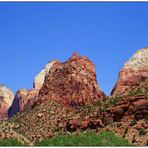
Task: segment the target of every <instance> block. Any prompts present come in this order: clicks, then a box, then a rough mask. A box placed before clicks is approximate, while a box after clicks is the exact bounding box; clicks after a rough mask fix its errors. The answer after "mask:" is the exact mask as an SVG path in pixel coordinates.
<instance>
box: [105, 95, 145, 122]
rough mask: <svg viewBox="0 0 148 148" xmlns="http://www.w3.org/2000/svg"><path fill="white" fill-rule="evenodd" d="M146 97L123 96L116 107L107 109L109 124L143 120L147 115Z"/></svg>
mask: <svg viewBox="0 0 148 148" xmlns="http://www.w3.org/2000/svg"><path fill="white" fill-rule="evenodd" d="M147 98H148V95H137V96H125V97H123V99H122V100H121V101H119V102H118V103H117V104H116V105H114V106H113V107H111V108H108V109H107V115H106V118H107V119H108V120H110V122H119V121H129V120H131V119H137V120H139V119H143V118H145V117H146V116H147V115H148V99H147Z"/></svg>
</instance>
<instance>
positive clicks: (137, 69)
mask: <svg viewBox="0 0 148 148" xmlns="http://www.w3.org/2000/svg"><path fill="white" fill-rule="evenodd" d="M147 78H148V48H142V49H140V50H138V51H137V52H136V53H135V54H134V55H133V56H132V57H131V58H130V59H129V61H127V62H126V63H125V64H124V66H123V68H122V70H121V71H120V73H119V78H118V81H117V83H116V85H115V87H114V88H113V90H112V92H111V96H115V95H123V94H125V93H126V92H128V90H129V89H131V88H132V87H133V86H138V85H139V84H140V83H141V82H142V81H145V80H146V79H147Z"/></svg>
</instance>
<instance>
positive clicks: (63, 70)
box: [38, 53, 103, 106]
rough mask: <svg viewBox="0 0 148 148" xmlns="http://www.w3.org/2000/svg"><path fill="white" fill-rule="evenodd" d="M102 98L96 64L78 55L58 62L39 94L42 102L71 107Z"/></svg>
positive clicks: (75, 54)
mask: <svg viewBox="0 0 148 148" xmlns="http://www.w3.org/2000/svg"><path fill="white" fill-rule="evenodd" d="M102 97H103V93H102V92H101V91H100V90H99V87H98V84H97V81H96V73H95V66H94V64H93V63H92V62H91V61H90V60H89V59H88V58H87V57H80V56H78V54H77V53H74V54H73V55H72V57H70V58H69V59H68V60H67V61H66V62H64V63H60V62H57V63H55V64H54V65H53V66H52V68H51V70H50V72H49V73H48V75H47V76H46V78H45V81H44V84H43V87H42V88H41V90H40V93H39V100H40V101H41V100H45V99H49V98H50V99H53V100H56V101H58V102H60V103H62V104H64V105H69V106H77V105H82V104H85V103H89V102H92V101H95V100H98V99H101V98H102ZM39 100H38V101H39Z"/></svg>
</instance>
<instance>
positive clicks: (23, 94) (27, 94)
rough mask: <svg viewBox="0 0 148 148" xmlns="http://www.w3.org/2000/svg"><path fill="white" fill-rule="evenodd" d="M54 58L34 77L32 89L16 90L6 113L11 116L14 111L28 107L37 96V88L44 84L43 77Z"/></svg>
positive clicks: (52, 63)
mask: <svg viewBox="0 0 148 148" xmlns="http://www.w3.org/2000/svg"><path fill="white" fill-rule="evenodd" d="M55 62H56V60H54V61H52V62H49V63H48V64H47V65H46V66H45V67H44V68H43V69H42V70H41V72H39V73H38V75H37V76H36V77H35V79H34V83H33V89H32V90H26V89H20V90H18V91H17V93H16V95H15V98H14V101H13V103H12V105H11V107H10V109H9V112H8V115H9V117H12V116H13V115H14V114H15V113H16V112H19V111H23V110H24V109H26V108H30V107H31V106H32V105H33V104H34V102H35V100H36V99H37V97H38V94H39V90H40V89H41V87H42V85H43V84H44V79H45V77H46V75H47V74H48V72H49V71H50V68H51V67H52V66H53V65H54V63H55Z"/></svg>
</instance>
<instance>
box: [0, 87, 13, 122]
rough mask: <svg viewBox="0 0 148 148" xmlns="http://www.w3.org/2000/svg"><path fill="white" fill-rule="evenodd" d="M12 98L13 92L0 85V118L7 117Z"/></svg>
mask: <svg viewBox="0 0 148 148" xmlns="http://www.w3.org/2000/svg"><path fill="white" fill-rule="evenodd" d="M13 99H14V94H13V92H12V91H11V90H10V89H8V88H7V87H5V86H4V85H0V120H5V119H7V118H8V115H7V113H8V109H9V107H10V106H11V104H12V101H13Z"/></svg>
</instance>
